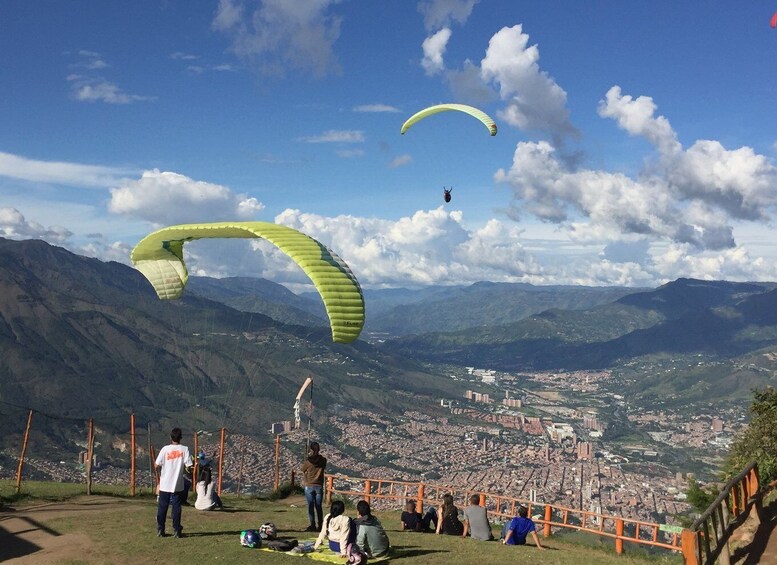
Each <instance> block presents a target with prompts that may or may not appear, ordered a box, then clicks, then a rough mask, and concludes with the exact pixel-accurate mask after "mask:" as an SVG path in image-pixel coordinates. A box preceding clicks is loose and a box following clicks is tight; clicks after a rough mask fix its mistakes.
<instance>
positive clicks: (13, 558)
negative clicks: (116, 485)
mask: <svg viewBox="0 0 777 565" xmlns="http://www.w3.org/2000/svg"><path fill="white" fill-rule="evenodd" d="M135 504H137V502H136V501H132V500H123V499H117V498H113V497H110V496H83V497H79V498H74V499H71V500H69V501H67V502H55V503H46V504H36V505H34V506H21V507H18V508H13V507H12V508H10V509H9V508H6V509H4V510H3V511H2V512H0V561H1V562H3V563H59V562H63V561H71V560H72V561H88V562H89V561H93V560H98V559H99V557H100V555H99V553H98V552H97V550H96V548H95V547H94V544H93V542H92V540H91V539H90V538H89V536H87V535H86V534H83V533H68V534H63V533H61V532H58V531H56V530H54V529H52V528H50V527H49V526H47V525H46V523H47V522H48V521H49V520H51V519H52V518H61V517H68V516H77V515H79V514H80V513H83V512H89V513H93V512H106V511H114V510H116V509H119V508H127V506H128V505H135Z"/></svg>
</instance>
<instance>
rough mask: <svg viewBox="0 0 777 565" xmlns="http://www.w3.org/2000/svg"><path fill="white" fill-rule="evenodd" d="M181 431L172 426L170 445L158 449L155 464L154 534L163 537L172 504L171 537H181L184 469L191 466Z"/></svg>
mask: <svg viewBox="0 0 777 565" xmlns="http://www.w3.org/2000/svg"><path fill="white" fill-rule="evenodd" d="M182 437H183V433H182V432H181V428H173V429H172V431H171V432H170V440H171V443H170V445H166V446H164V447H163V448H162V449H160V450H159V455H157V458H156V466H157V467H158V468H159V470H160V473H159V486H158V489H157V490H158V491H159V496H158V503H157V511H156V535H157V536H159V537H160V538H162V537H165V521H166V520H167V507H168V506H169V505H172V506H173V537H176V538H181V537H183V533H182V530H183V527H182V526H181V503H182V502H183V496H184V484H183V473H184V469H190V468H191V467H192V463H193V462H192V456H191V455H190V454H189V448H188V447H186V446H185V445H181V438H182Z"/></svg>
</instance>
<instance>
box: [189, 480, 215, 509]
mask: <svg viewBox="0 0 777 565" xmlns="http://www.w3.org/2000/svg"><path fill="white" fill-rule="evenodd" d="M215 486H216V483H214V482H213V481H211V482H209V483H208V486H207V487H206V486H205V481H200V482H199V483H197V487H196V488H197V501H196V502H195V503H194V507H195V508H196V509H197V510H210V509H211V508H213V507H214V506H216V501H215V500H214V498H213V489H214V487H215Z"/></svg>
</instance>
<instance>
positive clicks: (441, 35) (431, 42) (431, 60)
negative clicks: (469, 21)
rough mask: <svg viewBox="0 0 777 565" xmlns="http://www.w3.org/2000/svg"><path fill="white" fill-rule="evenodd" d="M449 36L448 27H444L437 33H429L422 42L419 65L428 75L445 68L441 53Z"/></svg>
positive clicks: (443, 51)
mask: <svg viewBox="0 0 777 565" xmlns="http://www.w3.org/2000/svg"><path fill="white" fill-rule="evenodd" d="M450 38H451V30H450V28H447V27H444V28H442V29H441V30H440V31H438V32H437V33H435V34H433V35H430V36H429V37H427V38H426V39H424V42H423V44H422V46H421V47H422V48H423V50H424V58H423V59H421V66H422V67H423V68H424V70H425V71H426V74H427V75H429V76H432V75H436V74H438V73H441V72H442V71H443V70H444V69H445V62H444V61H443V55H444V54H445V50H446V48H447V45H448V40H449V39H450Z"/></svg>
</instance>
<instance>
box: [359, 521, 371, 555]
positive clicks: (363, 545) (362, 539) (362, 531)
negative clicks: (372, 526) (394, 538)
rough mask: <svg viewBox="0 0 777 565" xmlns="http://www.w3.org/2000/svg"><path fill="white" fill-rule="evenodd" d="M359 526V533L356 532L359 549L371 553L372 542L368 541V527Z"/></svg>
mask: <svg viewBox="0 0 777 565" xmlns="http://www.w3.org/2000/svg"><path fill="white" fill-rule="evenodd" d="M357 527H358V526H357ZM358 528H359V529H358V533H357V534H356V545H357V546H359V549H361V550H362V551H363V552H364V553H369V552H370V544H369V543H367V528H361V527H358Z"/></svg>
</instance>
